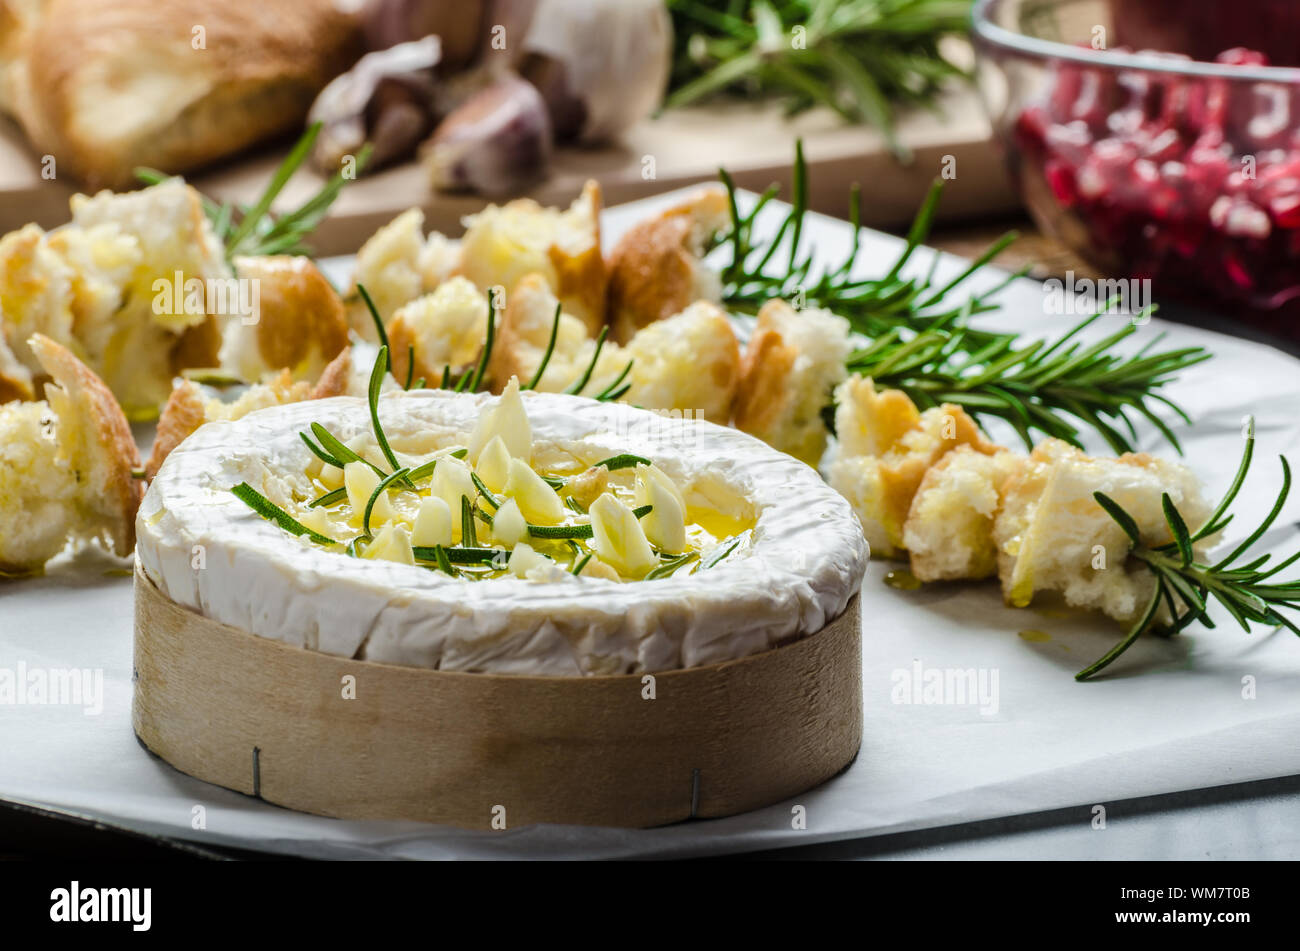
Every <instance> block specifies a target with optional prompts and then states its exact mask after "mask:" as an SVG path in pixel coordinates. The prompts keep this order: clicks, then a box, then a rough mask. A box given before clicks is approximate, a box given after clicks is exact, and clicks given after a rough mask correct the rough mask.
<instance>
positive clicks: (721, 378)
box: [606, 301, 740, 425]
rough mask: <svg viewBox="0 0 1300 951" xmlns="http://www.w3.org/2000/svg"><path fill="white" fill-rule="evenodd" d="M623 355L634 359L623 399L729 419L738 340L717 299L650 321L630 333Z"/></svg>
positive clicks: (718, 420) (737, 366)
mask: <svg viewBox="0 0 1300 951" xmlns="http://www.w3.org/2000/svg"><path fill="white" fill-rule="evenodd" d="M606 346H609V345H608V344H606ZM622 356H623V360H624V362H626V361H627V360H628V359H630V360H631V361H632V371H631V373H630V375H629V379H630V380H631V383H632V388H631V389H630V390H628V392H627V395H626V396H625V397H624V399H625V400H626V401H627V402H629V403H634V404H636V405H637V406H644V407H646V408H647V409H654V410H684V411H692V412H694V413H697V414H698V415H701V416H703V417H704V418H705V419H708V420H710V421H711V422H714V423H721V424H722V425H726V423H727V422H728V420H729V418H730V416H731V402H732V398H733V396H734V395H735V392H736V386H737V384H738V383H739V381H740V344H739V343H737V342H736V333H735V331H733V330H732V329H731V323H730V321H728V320H727V315H726V314H725V313H723V311H722V309H721V308H719V307H718V306H717V305H716V304H712V303H710V302H708V301H698V302H696V303H694V304H691V305H689V306H688V307H686V309H685V310H683V311H682V312H681V313H679V314H675V315H673V316H671V317H669V318H667V319H666V320H661V321H658V322H656V323H653V324H650V325H649V326H647V327H645V328H643V329H642V330H640V331H638V332H637V333H636V335H635V336H633V337H632V339H631V341H630V342H629V343H628V345H627V346H626V347H625V348H624V349H623V355H622Z"/></svg>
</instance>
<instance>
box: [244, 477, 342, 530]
mask: <svg viewBox="0 0 1300 951" xmlns="http://www.w3.org/2000/svg"><path fill="white" fill-rule="evenodd" d="M230 491H231V493H232V494H233V495H234V496H235V498H237V499H239V501H241V502H243V503H244V504H245V505H247V506H248V507H249V508H250V509H252V510H253V511H254V512H256V513H257V514H258V515H260V516H262V518H264V519H266V520H267V521H268V522H274V523H275V524H276V525H278V526H280V528H282V529H284V530H285V531H286V532H288V533H289V534H290V535H299V536H306V537H307V538H309V539H311V540H312V541H314V542H316V544H318V545H337V544H338V542H336V541H335V540H334V539H332V538H329V537H327V536H325V535H322V534H321V533H320V532H315V531H312V530H311V529H310V528H308V527H307V526H306V525H304V524H302V522H300V521H298V520H297V519H296V518H294V517H293V516H292V515H290V514H289V513H288V512H286V511H285V510H284V509H282V508H280V506H278V505H276V504H275V503H274V502H272V501H271V500H270V499H268V498H267V497H266V496H264V495H263V494H262V493H260V492H258V491H257V490H256V489H254V488H253V487H252V486H251V485H249V484H248V483H247V482H241V483H239V485H236V486H234V487H233V488H231V490H230Z"/></svg>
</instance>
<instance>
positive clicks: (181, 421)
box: [145, 347, 364, 479]
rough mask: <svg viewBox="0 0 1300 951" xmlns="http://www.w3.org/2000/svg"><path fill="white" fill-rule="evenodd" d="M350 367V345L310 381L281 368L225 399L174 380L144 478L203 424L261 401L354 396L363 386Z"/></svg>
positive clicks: (234, 416) (231, 416) (236, 414)
mask: <svg viewBox="0 0 1300 951" xmlns="http://www.w3.org/2000/svg"><path fill="white" fill-rule="evenodd" d="M354 369H355V367H354V363H353V359H352V348H351V347H346V348H344V349H343V350H342V351H341V352H340V353H339V354H338V356H336V357H335V358H334V359H333V360H332V361H331V362H330V364H329V365H328V366H327V367H325V369H324V371H323V372H322V373H321V375H320V379H319V380H317V381H316V383H315V384H314V385H313V384H311V383H307V382H305V381H297V382H295V381H294V379H293V376H292V375H291V374H290V373H289V371H288V370H281V371H280V372H279V373H275V374H271V375H269V376H268V377H267V378H266V379H265V380H263V382H261V383H255V384H253V385H252V386H250V387H248V388H247V389H245V390H244V391H243V393H241V394H240V395H239V397H238V398H236V399H234V400H232V401H229V402H227V401H224V400H220V399H216V398H215V397H209V396H205V395H204V393H203V390H202V388H201V387H200V386H199V385H198V384H196V383H194V382H192V381H190V380H182V381H180V382H179V383H177V384H176V387H175V389H173V390H172V394H171V396H170V397H169V398H168V399H167V405H166V406H164V407H163V411H162V415H161V416H160V417H159V419H158V431H157V434H156V435H155V436H154V442H153V449H152V450H151V451H150V453H149V461H148V463H147V464H146V465H145V475H146V476H147V477H148V478H150V479H152V478H153V477H154V476H156V475H157V474H158V470H159V469H160V468H161V467H162V464H163V462H164V461H165V460H166V459H167V457H168V456H169V455H170V454H171V452H172V450H173V449H175V448H176V447H177V446H179V445H180V444H181V443H182V442H184V441H185V439H186V438H187V437H189V435H190V434H191V433H193V432H194V431H195V430H197V429H198V428H199V427H200V426H202V425H203V424H204V423H209V422H212V421H213V420H218V419H225V420H235V419H239V418H241V417H243V416H247V415H248V414H249V413H251V412H253V410H256V409H264V408H265V407H267V406H281V405H283V404H285V403H298V402H301V401H302V400H318V399H324V398H326V397H330V396H360V395H361V394H362V393H363V392H364V386H363V384H362V383H361V381H360V380H359V379H358V377H357V375H356V373H355V372H354Z"/></svg>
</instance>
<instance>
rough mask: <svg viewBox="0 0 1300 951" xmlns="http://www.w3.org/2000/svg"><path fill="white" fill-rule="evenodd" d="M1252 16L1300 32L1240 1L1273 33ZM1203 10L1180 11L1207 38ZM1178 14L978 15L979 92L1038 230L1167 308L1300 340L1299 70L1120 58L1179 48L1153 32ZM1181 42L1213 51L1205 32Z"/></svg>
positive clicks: (1091, 0) (1044, 2)
mask: <svg viewBox="0 0 1300 951" xmlns="http://www.w3.org/2000/svg"><path fill="white" fill-rule="evenodd" d="M1252 4H1254V5H1256V6H1259V7H1261V8H1265V7H1267V8H1269V10H1270V11H1271V12H1272V14H1273V15H1274V19H1273V20H1269V21H1266V22H1270V23H1272V24H1274V26H1273V29H1274V30H1277V29H1280V27H1279V26H1277V23H1278V22H1279V21H1278V20H1277V17H1279V16H1280V17H1283V18H1285V17H1287V16H1290V17H1292V18H1293V19H1294V20H1295V24H1296V26H1297V27H1300V4H1297V3H1294V0H1286V2H1285V3H1281V4H1280V5H1279V0H1238V2H1237V3H1236V4H1235V6H1234V8H1235V9H1236V11H1237V16H1236V20H1235V22H1238V23H1240V22H1243V21H1249V22H1253V23H1254V24H1255V25H1256V26H1258V24H1259V23H1260V22H1265V21H1262V20H1261V19H1255V20H1253V21H1252V20H1250V17H1249V16H1246V15H1245V14H1246V13H1248V12H1249V10H1248V8H1249V7H1251V6H1252ZM1204 5H1206V4H1205V3H1198V2H1195V0H1181V2H1180V3H1179V4H1178V7H1179V10H1180V12H1179V13H1178V17H1179V18H1181V19H1180V20H1179V22H1180V23H1183V24H1187V23H1189V22H1190V23H1196V22H1198V21H1197V19H1196V10H1195V9H1193V8H1194V7H1197V6H1204ZM1211 5H1212V6H1214V7H1219V6H1222V5H1221V4H1219V3H1217V2H1215V3H1213V4H1211ZM1167 7H1169V2H1168V0H1145V2H1143V0H1113V2H1112V3H1105V2H1098V0H979V2H978V3H977V4H976V6H975V11H974V27H973V36H974V41H975V47H976V52H977V63H978V66H977V71H978V78H979V87H980V92H981V97H982V98H983V100H984V103H985V105H986V107H987V108H988V111H989V115H990V118H991V119H992V122H993V126H994V130H995V133H996V135H997V139H998V142H999V143H1000V145H1001V147H1002V148H1003V150H1004V152H1005V157H1006V161H1007V165H1008V168H1009V170H1010V172H1011V175H1012V177H1013V178H1014V180H1015V182H1016V185H1017V187H1018V188H1019V191H1020V194H1021V196H1022V198H1023V200H1024V202H1025V204H1026V206H1027V207H1028V209H1029V212H1030V214H1031V215H1032V216H1033V218H1034V219H1035V221H1036V222H1037V223H1038V225H1039V227H1041V228H1042V229H1043V230H1045V231H1046V232H1048V233H1049V234H1051V235H1053V236H1055V237H1056V238H1058V239H1059V240H1061V241H1062V242H1064V243H1065V244H1067V245H1068V246H1070V247H1071V248H1072V249H1074V250H1075V251H1076V252H1077V253H1079V254H1080V255H1081V256H1082V257H1083V258H1085V259H1086V260H1087V261H1089V262H1090V263H1092V264H1093V265H1095V266H1096V267H1097V268H1098V269H1099V270H1101V271H1103V272H1105V273H1107V274H1108V275H1111V276H1125V277H1129V278H1138V279H1143V278H1149V279H1150V280H1151V281H1152V284H1153V286H1154V288H1155V289H1156V291H1157V292H1158V293H1159V294H1161V295H1162V296H1177V297H1181V298H1184V299H1190V300H1192V301H1193V302H1195V303H1199V304H1201V305H1207V304H1208V305H1218V308H1219V309H1227V310H1229V311H1231V312H1234V313H1238V314H1244V315H1246V316H1248V317H1249V318H1250V319H1251V322H1252V323H1256V324H1261V323H1262V324H1263V325H1264V326H1266V327H1268V328H1269V329H1272V330H1278V329H1282V330H1285V331H1286V332H1287V335H1288V336H1290V337H1292V338H1295V337H1296V335H1297V329H1296V327H1297V322H1296V321H1295V320H1294V318H1295V317H1296V316H1297V315H1300V69H1293V68H1287V67H1276V66H1269V65H1268V60H1267V57H1266V56H1265V55H1264V54H1262V53H1258V52H1254V51H1252V50H1249V49H1245V48H1236V49H1231V50H1228V51H1226V52H1225V53H1221V54H1220V55H1219V57H1218V60H1217V61H1216V62H1201V61H1194V60H1192V59H1191V58H1190V57H1188V56H1187V55H1185V54H1180V53H1170V52H1151V51H1143V52H1132V51H1130V50H1127V49H1124V48H1118V47H1116V48H1112V47H1111V43H1112V42H1114V41H1118V40H1125V41H1129V42H1134V43H1144V42H1164V43H1165V44H1166V45H1179V43H1180V41H1179V39H1178V38H1177V37H1174V38H1173V39H1171V37H1170V34H1169V32H1168V30H1166V32H1165V34H1164V35H1163V36H1159V35H1157V34H1158V32H1159V31H1158V30H1152V29H1148V28H1144V26H1143V24H1148V25H1149V24H1153V23H1154V24H1157V25H1159V24H1164V25H1165V26H1166V27H1167V26H1168V23H1169V22H1170V20H1169V18H1168V16H1166V17H1164V18H1162V17H1161V16H1160V15H1159V10H1160V9H1164V8H1167ZM1116 11H1118V14H1119V15H1118V17H1116V16H1113V15H1112V14H1113V13H1114V12H1116ZM1279 11H1281V12H1279ZM1288 11H1289V12H1288ZM1199 22H1201V23H1203V24H1206V23H1211V21H1210V20H1208V19H1206V20H1201V21H1199ZM1116 27H1118V28H1119V31H1120V32H1119V35H1118V36H1117V35H1116V32H1115V30H1116ZM1180 33H1181V37H1182V41H1183V42H1186V43H1190V42H1191V40H1192V39H1193V38H1195V40H1196V42H1198V43H1201V44H1204V43H1205V42H1212V38H1211V40H1209V41H1207V40H1206V38H1205V32H1204V30H1199V31H1198V30H1188V29H1183V30H1181V31H1180ZM1296 35H1297V34H1296V32H1295V31H1294V30H1292V31H1291V32H1290V37H1291V38H1292V39H1291V42H1292V44H1294V39H1293V38H1294V37H1295V36H1296ZM1234 38H1236V39H1239V40H1242V41H1246V40H1253V41H1254V42H1253V44H1252V45H1255V46H1256V47H1258V46H1266V47H1276V46H1277V45H1278V44H1277V42H1276V40H1275V39H1274V40H1272V41H1270V42H1265V40H1266V39H1268V38H1267V37H1261V36H1258V34H1255V35H1253V36H1252V35H1251V34H1249V33H1244V34H1243V33H1240V32H1239V33H1238V34H1237V35H1236V36H1235V37H1234ZM1261 318H1262V319H1261Z"/></svg>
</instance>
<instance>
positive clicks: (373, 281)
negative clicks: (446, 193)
mask: <svg viewBox="0 0 1300 951" xmlns="http://www.w3.org/2000/svg"><path fill="white" fill-rule="evenodd" d="M459 263H460V246H459V244H458V243H457V242H455V241H451V240H448V239H447V238H446V237H445V236H444V235H442V234H439V233H438V232H436V231H435V232H433V233H432V234H430V235H429V236H428V238H425V237H424V212H422V211H421V210H420V209H419V208H409V209H407V210H406V211H404V212H402V213H401V214H400V215H398V216H397V217H396V218H394V219H393V220H392V221H390V222H389V223H388V224H386V225H384V226H383V227H382V228H380V229H379V230H378V231H376V232H375V233H374V234H372V235H371V236H370V237H369V238H368V239H367V240H366V243H365V244H363V245H362V246H361V250H360V251H358V252H357V263H356V269H355V271H354V273H353V277H352V287H351V289H350V290H349V292H348V322H349V324H350V325H351V327H352V329H353V330H355V331H356V332H357V333H358V334H360V335H361V337H362V339H365V340H369V341H371V342H374V341H375V340H377V339H378V334H376V332H375V325H374V319H373V318H372V317H371V316H370V312H369V310H368V309H367V307H366V305H365V302H364V301H362V300H361V298H360V295H358V294H357V290H356V288H357V285H358V284H360V285H362V286H363V287H365V289H366V293H367V294H369V295H370V299H371V300H372V301H373V302H374V305H375V309H376V310H377V311H379V316H380V318H381V319H382V320H383V321H384V325H385V326H387V324H388V322H389V320H391V319H392V317H393V315H394V314H395V313H397V309H398V308H399V307H401V306H402V305H403V304H406V303H408V302H410V301H413V300H415V299H416V298H417V297H420V296H422V295H424V294H428V293H430V292H431V291H434V290H436V289H437V288H438V285H440V284H441V283H442V282H443V281H445V280H447V279H448V278H449V277H451V275H452V273H453V271H455V269H456V267H457V266H458V264H459Z"/></svg>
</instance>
